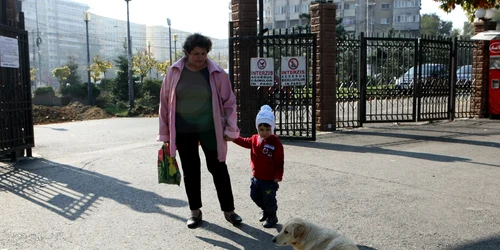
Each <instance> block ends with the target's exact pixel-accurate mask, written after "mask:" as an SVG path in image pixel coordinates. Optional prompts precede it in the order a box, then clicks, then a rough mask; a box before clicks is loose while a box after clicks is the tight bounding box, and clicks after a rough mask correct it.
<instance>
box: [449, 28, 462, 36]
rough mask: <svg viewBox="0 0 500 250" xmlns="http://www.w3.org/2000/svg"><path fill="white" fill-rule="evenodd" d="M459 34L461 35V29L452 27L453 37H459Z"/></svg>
mask: <svg viewBox="0 0 500 250" xmlns="http://www.w3.org/2000/svg"><path fill="white" fill-rule="evenodd" d="M458 36H460V29H452V30H451V37H458Z"/></svg>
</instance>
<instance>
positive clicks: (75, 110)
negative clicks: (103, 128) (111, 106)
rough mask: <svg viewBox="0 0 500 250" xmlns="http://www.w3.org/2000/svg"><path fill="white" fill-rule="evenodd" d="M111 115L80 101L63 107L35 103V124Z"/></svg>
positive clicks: (101, 117) (91, 118)
mask: <svg viewBox="0 0 500 250" xmlns="http://www.w3.org/2000/svg"><path fill="white" fill-rule="evenodd" d="M110 117H112V116H111V115H110V114H108V113H106V111H104V110H103V109H101V108H99V107H95V106H87V105H83V104H82V103H80V102H72V103H70V104H69V105H67V106H63V107H49V106H40V105H33V123H34V124H48V123H60V122H71V121H82V120H93V119H105V118H110Z"/></svg>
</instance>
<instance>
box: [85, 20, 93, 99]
mask: <svg viewBox="0 0 500 250" xmlns="http://www.w3.org/2000/svg"><path fill="white" fill-rule="evenodd" d="M83 20H84V21H85V26H86V29H87V76H88V78H87V79H88V82H87V92H88V101H87V102H88V105H92V81H90V45H89V21H90V12H88V11H86V12H85V13H84V17H83Z"/></svg>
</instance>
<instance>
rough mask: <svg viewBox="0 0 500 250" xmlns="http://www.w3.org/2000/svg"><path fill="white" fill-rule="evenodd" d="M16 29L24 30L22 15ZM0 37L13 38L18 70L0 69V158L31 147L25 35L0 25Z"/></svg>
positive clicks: (21, 31) (31, 126)
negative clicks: (17, 57) (15, 42)
mask: <svg viewBox="0 0 500 250" xmlns="http://www.w3.org/2000/svg"><path fill="white" fill-rule="evenodd" d="M19 15H20V18H19V19H20V20H21V21H20V24H21V25H20V26H21V27H23V28H24V24H23V20H24V16H23V15H22V13H19ZM0 36H4V37H10V38H15V39H17V40H18V46H19V61H20V66H19V68H4V67H0V156H2V155H10V156H11V158H12V160H14V159H15V158H16V153H17V152H20V151H23V150H27V156H31V148H32V147H33V146H34V137H33V116H32V108H31V82H30V72H29V51H28V49H29V48H28V32H26V31H25V30H23V29H18V28H14V27H11V26H7V25H2V24H0Z"/></svg>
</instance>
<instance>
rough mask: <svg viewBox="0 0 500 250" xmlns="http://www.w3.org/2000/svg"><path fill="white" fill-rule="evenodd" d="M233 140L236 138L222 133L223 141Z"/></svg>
mask: <svg viewBox="0 0 500 250" xmlns="http://www.w3.org/2000/svg"><path fill="white" fill-rule="evenodd" d="M234 140H236V138H231V137H229V136H227V135H224V141H234Z"/></svg>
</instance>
